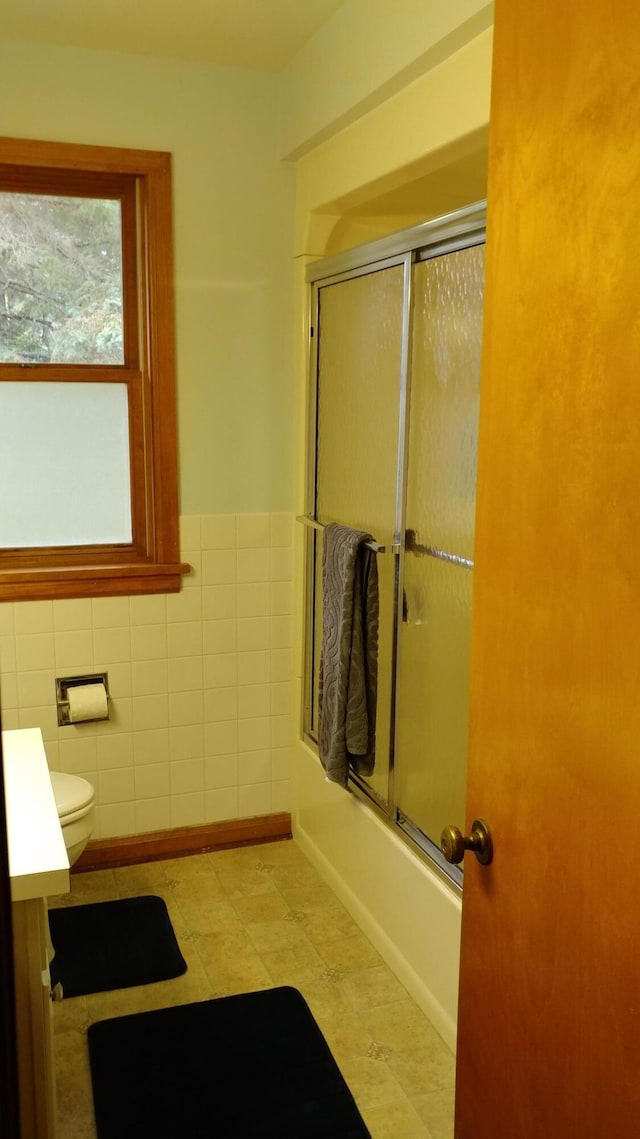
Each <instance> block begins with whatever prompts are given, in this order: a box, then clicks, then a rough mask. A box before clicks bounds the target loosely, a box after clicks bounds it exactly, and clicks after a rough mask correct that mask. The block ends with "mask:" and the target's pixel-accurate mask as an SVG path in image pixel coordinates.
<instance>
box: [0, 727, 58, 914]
mask: <svg viewBox="0 0 640 1139" xmlns="http://www.w3.org/2000/svg"><path fill="white" fill-rule="evenodd" d="M2 755H3V760H4V788H5V798H6V807H7V838H8V847H9V876H10V878H11V898H12V901H14V902H22V901H26V900H27V899H29V898H45V897H47V896H53V895H55V894H66V893H67V892H68V890H69V859H68V858H67V850H66V847H65V845H64V839H63V837H62V829H61V827H60V820H59V818H58V809H57V807H56V801H55V797H54V794H53V787H52V786H51V778H50V776H49V767H48V764H47V757H46V754H45V750H44V744H43V742H42V732H41V731H40V728H18V729H16V730H15V731H8V732H3V733H2Z"/></svg>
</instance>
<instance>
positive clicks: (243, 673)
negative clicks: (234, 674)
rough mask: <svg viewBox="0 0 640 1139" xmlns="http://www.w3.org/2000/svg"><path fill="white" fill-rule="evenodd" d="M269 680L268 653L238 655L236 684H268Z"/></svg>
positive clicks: (269, 663)
mask: <svg viewBox="0 0 640 1139" xmlns="http://www.w3.org/2000/svg"><path fill="white" fill-rule="evenodd" d="M270 679H271V656H270V654H269V653H268V652H255V653H238V684H268V683H269V680H270Z"/></svg>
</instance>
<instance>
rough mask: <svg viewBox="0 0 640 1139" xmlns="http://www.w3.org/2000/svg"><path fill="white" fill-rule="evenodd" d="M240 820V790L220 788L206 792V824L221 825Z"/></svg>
mask: <svg viewBox="0 0 640 1139" xmlns="http://www.w3.org/2000/svg"><path fill="white" fill-rule="evenodd" d="M237 818H238V788H237V787H220V788H218V789H217V790H212V791H205V822H207V823H220V822H223V821H224V820H225V819H237Z"/></svg>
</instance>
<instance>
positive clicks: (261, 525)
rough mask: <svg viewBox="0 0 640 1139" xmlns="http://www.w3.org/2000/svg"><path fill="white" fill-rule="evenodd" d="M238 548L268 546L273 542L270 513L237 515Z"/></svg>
mask: <svg viewBox="0 0 640 1139" xmlns="http://www.w3.org/2000/svg"><path fill="white" fill-rule="evenodd" d="M236 540H237V545H238V549H239V550H240V549H245V548H247V547H249V546H254V547H257V546H268V545H270V543H271V520H270V516H269V515H268V514H238V515H236Z"/></svg>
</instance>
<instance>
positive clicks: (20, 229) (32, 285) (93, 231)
mask: <svg viewBox="0 0 640 1139" xmlns="http://www.w3.org/2000/svg"><path fill="white" fill-rule="evenodd" d="M122 311H123V310H122V220H121V207H120V202H119V201H117V200H113V199H110V198H80V197H62V196H58V195H54V194H20V193H0V362H2V363H4V364H12V363H13V364H16V363H17V364H64V363H66V364H122V363H123V362H124V354H123V317H122Z"/></svg>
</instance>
